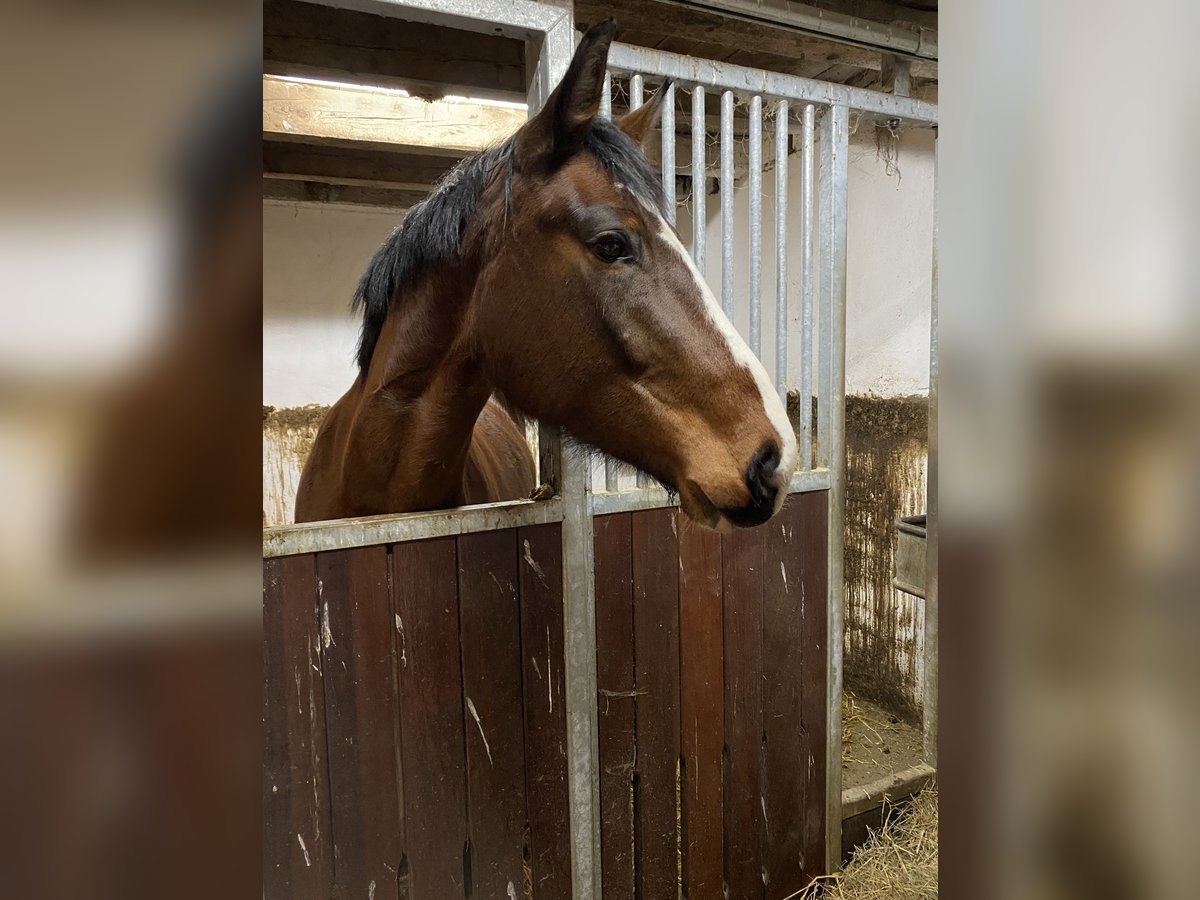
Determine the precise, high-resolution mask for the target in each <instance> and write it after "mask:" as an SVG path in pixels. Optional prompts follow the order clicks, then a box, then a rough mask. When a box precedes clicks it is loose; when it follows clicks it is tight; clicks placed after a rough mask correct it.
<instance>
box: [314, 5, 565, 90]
mask: <svg viewBox="0 0 1200 900" xmlns="http://www.w3.org/2000/svg"><path fill="white" fill-rule="evenodd" d="M320 2H321V4H322V5H324V6H333V7H337V8H339V9H351V10H356V11H358V12H367V13H372V14H374V15H379V16H397V17H401V18H404V19H405V20H407V21H409V22H423V23H426V24H429V25H445V26H448V27H450V28H460V29H463V30H465V31H477V32H480V33H482V34H493V35H494V34H500V35H503V36H504V37H510V38H516V39H517V40H540V39H541V38H542V36H543V35H554V36H555V37H556V38H561V37H565V38H566V42H565V43H564V44H563V45H562V46H567V47H569V48H571V49H568V50H567V51H566V59H565V62H564V63H563V70H562V72H565V71H566V66H567V64H569V63H570V62H571V50H572V49H573V48H574V43H573V41H572V40H571V37H572V35H571V12H570V9H569V8H567V9H564V8H563V7H561V6H552V5H550V4H548V3H539V2H536V0H320ZM564 24H565V25H566V28H563V27H562V26H563V25H564ZM555 32H563V33H562V34H555ZM554 56H555V57H556V58H558V57H561V56H562V52H561V47H560V48H559V49H558V50H556V52H555V53H554ZM562 72H559V73H558V74H557V76H556V77H555V79H554V81H553V84H557V83H558V81H559V79H561V78H562ZM547 93H549V92H548V91H547Z"/></svg>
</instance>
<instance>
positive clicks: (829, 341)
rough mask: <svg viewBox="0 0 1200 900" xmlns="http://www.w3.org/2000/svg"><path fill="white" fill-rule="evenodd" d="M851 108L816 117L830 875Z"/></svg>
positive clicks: (837, 829)
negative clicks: (825, 515)
mask: <svg viewBox="0 0 1200 900" xmlns="http://www.w3.org/2000/svg"><path fill="white" fill-rule="evenodd" d="M849 126H850V110H849V109H848V108H847V107H846V106H845V105H842V104H839V105H837V106H834V107H832V108H831V109H829V110H826V111H825V114H824V115H823V116H822V119H821V172H820V179H821V204H820V216H821V311H822V314H823V315H822V320H821V358H822V364H821V374H822V388H823V390H822V391H821V393H820V395H819V398H818V399H819V401H820V407H819V410H818V412H819V413H820V415H821V422H822V424H823V426H824V427H823V428H822V432H823V433H822V434H821V435H820V437H821V441H820V444H821V448H822V451H823V453H824V455H825V457H826V460H827V468H828V469H829V473H830V489H829V542H828V543H829V567H828V582H829V602H828V623H827V629H828V630H827V635H826V639H827V644H826V647H827V652H828V663H827V665H828V673H829V678H828V685H829V694H828V697H827V701H828V707H827V709H828V717H829V727H828V729H827V737H828V744H827V745H826V748H825V753H826V772H827V783H826V793H825V804H826V806H825V812H826V828H827V830H826V834H825V853H826V858H825V863H826V867H827V869H826V870H827V871H830V872H833V871H836V869H837V868H838V865H839V863H840V861H841V850H842V813H841V805H842V717H841V710H842V649H843V648H842V641H843V633H842V629H843V606H844V603H845V588H844V584H843V575H844V573H843V559H842V553H843V549H842V540H843V535H842V529H843V523H844V520H845V503H846V497H845V477H846V451H845V426H846V415H845V411H846V380H845V359H846V202H847V191H846V185H847V180H848V176H849V167H848V157H849V142H850V128H849Z"/></svg>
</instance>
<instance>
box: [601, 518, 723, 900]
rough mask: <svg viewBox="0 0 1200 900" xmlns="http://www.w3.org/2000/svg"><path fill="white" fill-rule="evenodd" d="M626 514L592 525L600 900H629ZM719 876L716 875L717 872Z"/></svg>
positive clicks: (631, 694) (630, 698)
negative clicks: (593, 545)
mask: <svg viewBox="0 0 1200 900" xmlns="http://www.w3.org/2000/svg"><path fill="white" fill-rule="evenodd" d="M630 515H631V514H630V513H617V514H616V515H611V516H598V517H596V520H595V548H596V550H595V572H596V686H597V691H598V694H599V696H598V697H597V701H596V702H597V711H598V720H599V731H600V734H599V745H600V832H601V861H602V874H603V886H602V893H603V897H604V900H633V898H634V874H633V856H634V854H633V767H634V763H635V762H636V756H635V739H636V732H635V729H634V722H635V717H634V710H635V708H636V705H637V695H636V684H635V681H634V671H633V550H632V546H631V540H632V536H631V533H630V529H631V521H630ZM718 871H719V870H718Z"/></svg>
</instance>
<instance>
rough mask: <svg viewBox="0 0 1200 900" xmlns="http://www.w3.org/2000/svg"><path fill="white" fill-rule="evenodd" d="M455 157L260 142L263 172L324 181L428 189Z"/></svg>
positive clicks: (447, 168)
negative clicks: (261, 145)
mask: <svg viewBox="0 0 1200 900" xmlns="http://www.w3.org/2000/svg"><path fill="white" fill-rule="evenodd" d="M457 162H458V160H457V159H456V158H455V157H452V156H427V155H417V154H409V153H396V152H392V151H388V150H364V149H360V148H357V147H332V146H328V145H323V144H300V143H293V142H291V141H264V142H263V175H264V176H265V177H268V178H284V179H291V180H299V181H315V182H321V183H324V184H357V185H360V186H363V187H384V188H390V189H393V190H394V189H400V190H428V189H429V188H430V187H432V186H433V185H434V184H436V183H437V182H438V180H439V179H441V177H442V176H443V175H445V174H446V172H448V171H449V170H450V169H451V168H452V167H453V166H454V165H455V163H457Z"/></svg>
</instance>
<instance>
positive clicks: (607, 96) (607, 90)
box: [600, 72, 612, 119]
mask: <svg viewBox="0 0 1200 900" xmlns="http://www.w3.org/2000/svg"><path fill="white" fill-rule="evenodd" d="M600 116H601V117H602V118H605V119H611V118H612V75H611V74H609V73H608V72H605V73H604V93H602V94H601V95H600Z"/></svg>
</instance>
